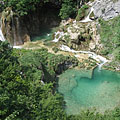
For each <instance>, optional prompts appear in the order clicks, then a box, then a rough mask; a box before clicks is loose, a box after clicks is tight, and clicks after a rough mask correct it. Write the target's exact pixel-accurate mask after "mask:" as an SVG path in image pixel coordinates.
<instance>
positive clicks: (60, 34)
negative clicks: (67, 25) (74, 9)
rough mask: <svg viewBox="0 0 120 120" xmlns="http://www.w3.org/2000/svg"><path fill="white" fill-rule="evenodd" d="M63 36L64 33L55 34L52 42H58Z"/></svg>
mask: <svg viewBox="0 0 120 120" xmlns="http://www.w3.org/2000/svg"><path fill="white" fill-rule="evenodd" d="M64 35H65V34H64V32H60V31H57V32H55V38H54V40H53V42H58V41H59V39H60V38H61V37H63V36H64Z"/></svg>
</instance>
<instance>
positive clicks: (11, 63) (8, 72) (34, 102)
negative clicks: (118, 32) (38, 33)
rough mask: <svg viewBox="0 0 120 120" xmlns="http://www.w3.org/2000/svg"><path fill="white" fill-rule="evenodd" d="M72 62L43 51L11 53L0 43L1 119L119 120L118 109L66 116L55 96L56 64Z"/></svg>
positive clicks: (7, 47) (61, 103)
mask: <svg viewBox="0 0 120 120" xmlns="http://www.w3.org/2000/svg"><path fill="white" fill-rule="evenodd" d="M66 60H68V61H73V63H75V64H77V61H76V59H74V58H70V57H64V56H60V55H59V56H55V55H54V57H53V54H50V53H48V52H47V50H46V49H40V50H36V51H32V50H13V49H12V48H11V47H10V46H9V44H8V43H5V42H0V119H1V120H93V119H94V120H119V118H120V109H118V108H116V109H115V110H114V111H112V112H106V113H105V114H104V115H101V114H98V113H97V114H95V112H90V111H86V112H81V113H80V115H71V116H67V114H66V113H65V110H64V108H65V102H64V100H63V97H62V96H61V95H60V94H59V93H57V91H56V88H55V86H56V85H57V81H56V80H55V74H56V72H57V69H58V64H59V63H64V61H66Z"/></svg>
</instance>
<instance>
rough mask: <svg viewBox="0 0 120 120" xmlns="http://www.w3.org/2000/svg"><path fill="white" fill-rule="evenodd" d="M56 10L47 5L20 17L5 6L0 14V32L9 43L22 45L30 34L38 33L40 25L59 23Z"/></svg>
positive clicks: (28, 39)
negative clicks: (0, 31)
mask: <svg viewBox="0 0 120 120" xmlns="http://www.w3.org/2000/svg"><path fill="white" fill-rule="evenodd" d="M58 12H59V11H58V8H54V7H52V6H50V5H49V6H43V8H38V9H37V10H36V11H34V12H31V13H29V14H28V15H26V16H22V17H20V16H18V15H16V14H15V13H14V12H13V11H12V9H11V8H6V9H5V10H4V11H3V12H2V14H1V24H2V25H1V26H2V28H1V29H2V33H3V35H4V37H5V38H6V40H8V41H9V42H10V43H11V45H13V46H16V45H22V44H24V42H27V41H30V40H31V39H30V38H31V37H32V35H37V34H39V33H40V29H41V27H42V28H43V26H44V27H46V26H47V27H54V26H57V25H59V18H58Z"/></svg>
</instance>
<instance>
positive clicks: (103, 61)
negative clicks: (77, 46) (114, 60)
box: [60, 45, 108, 70]
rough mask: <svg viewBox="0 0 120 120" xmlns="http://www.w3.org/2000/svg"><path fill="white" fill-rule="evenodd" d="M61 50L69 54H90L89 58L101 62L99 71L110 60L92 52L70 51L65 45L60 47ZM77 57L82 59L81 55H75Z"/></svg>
mask: <svg viewBox="0 0 120 120" xmlns="http://www.w3.org/2000/svg"><path fill="white" fill-rule="evenodd" d="M60 49H61V50H63V51H68V52H72V53H84V54H88V55H89V57H91V58H93V59H94V60H96V61H98V62H100V64H98V66H99V70H101V68H102V66H103V65H104V64H105V63H106V62H108V60H107V59H106V58H104V57H102V56H100V55H97V54H95V53H94V52H90V51H75V50H73V49H70V48H69V47H68V46H65V45H61V47H60ZM75 57H80V55H75Z"/></svg>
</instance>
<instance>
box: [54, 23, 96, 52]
mask: <svg viewBox="0 0 120 120" xmlns="http://www.w3.org/2000/svg"><path fill="white" fill-rule="evenodd" d="M92 23H93V22H90V23H82V22H78V21H73V22H72V23H71V22H70V23H68V24H67V25H66V24H62V25H63V26H61V27H60V31H61V33H62V34H60V32H59V34H57V36H56V37H58V38H59V42H60V43H61V44H64V45H67V46H69V47H70V48H72V49H76V50H81V49H82V50H89V49H95V44H94V47H93V46H92V44H91V47H89V44H90V43H91V42H94V39H95V30H96V29H95V30H93V24H92ZM94 26H95V25H94Z"/></svg>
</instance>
